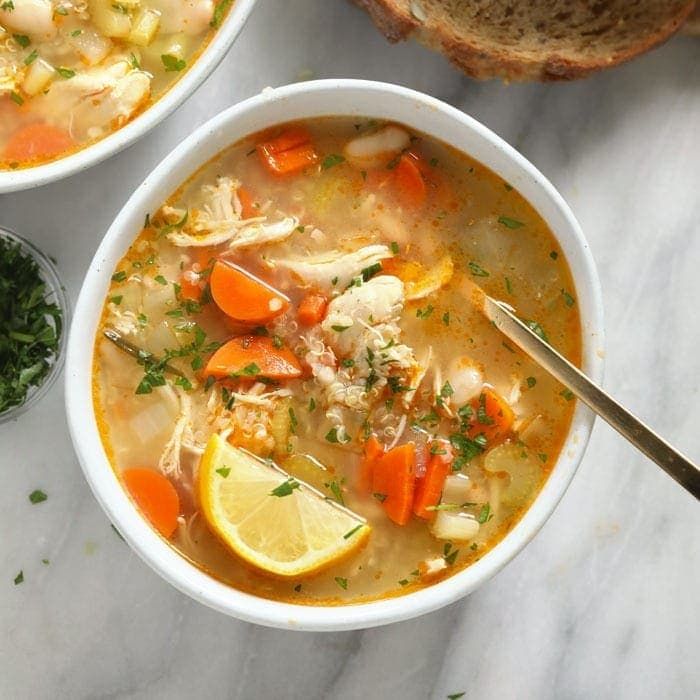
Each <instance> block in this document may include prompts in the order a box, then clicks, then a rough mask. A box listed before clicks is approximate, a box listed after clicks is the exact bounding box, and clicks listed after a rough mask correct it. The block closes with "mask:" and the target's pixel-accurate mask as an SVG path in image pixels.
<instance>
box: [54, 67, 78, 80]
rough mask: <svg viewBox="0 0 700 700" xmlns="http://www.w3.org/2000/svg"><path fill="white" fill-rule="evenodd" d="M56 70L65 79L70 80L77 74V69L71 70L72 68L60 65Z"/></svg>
mask: <svg viewBox="0 0 700 700" xmlns="http://www.w3.org/2000/svg"><path fill="white" fill-rule="evenodd" d="M56 72H57V73H58V74H59V75H60V76H61V77H62V78H64V79H65V80H68V79H69V78H72V77H73V76H74V75H75V71H74V70H71V69H70V68H64V67H63V66H59V67H58V68H56Z"/></svg>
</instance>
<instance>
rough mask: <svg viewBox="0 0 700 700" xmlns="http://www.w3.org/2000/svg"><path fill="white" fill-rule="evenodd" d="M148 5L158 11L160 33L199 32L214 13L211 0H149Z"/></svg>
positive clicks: (204, 28)
mask: <svg viewBox="0 0 700 700" xmlns="http://www.w3.org/2000/svg"><path fill="white" fill-rule="evenodd" d="M148 5H149V7H150V8H151V9H153V10H157V11H158V12H160V33H161V34H177V33H178V32H184V33H185V34H189V35H190V36H193V35H196V34H201V33H202V32H205V31H207V30H208V29H209V23H210V22H211V19H212V17H213V15H214V2H213V1H212V0H149V3H148Z"/></svg>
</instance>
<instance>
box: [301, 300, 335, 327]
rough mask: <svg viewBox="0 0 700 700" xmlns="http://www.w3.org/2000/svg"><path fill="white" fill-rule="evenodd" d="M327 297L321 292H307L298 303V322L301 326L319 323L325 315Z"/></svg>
mask: <svg viewBox="0 0 700 700" xmlns="http://www.w3.org/2000/svg"><path fill="white" fill-rule="evenodd" d="M327 307H328V298H327V297H326V296H324V295H323V294H318V293H316V292H311V293H310V294H307V295H306V296H305V297H304V298H303V299H302V300H301V303H300V304H299V311H298V314H297V315H298V316H299V323H301V325H302V326H315V325H316V324H317V323H321V321H323V319H324V317H325V315H326V308H327Z"/></svg>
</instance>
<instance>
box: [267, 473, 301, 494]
mask: <svg viewBox="0 0 700 700" xmlns="http://www.w3.org/2000/svg"><path fill="white" fill-rule="evenodd" d="M299 486H300V484H299V482H298V481H297V480H296V479H295V478H293V477H291V476H290V477H289V478H288V479H287V480H286V481H283V482H282V483H281V484H280V485H279V486H276V487H275V488H274V489H272V491H270V496H277V497H278V498H284V497H285V496H291V495H292V493H293V492H294V489H298V488H299Z"/></svg>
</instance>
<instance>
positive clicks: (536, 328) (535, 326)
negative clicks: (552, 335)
mask: <svg viewBox="0 0 700 700" xmlns="http://www.w3.org/2000/svg"><path fill="white" fill-rule="evenodd" d="M525 325H526V326H527V327H528V328H529V329H530V330H531V331H532V332H533V333H534V334H535V335H536V336H539V337H540V338H542V340H544V342H545V343H549V338H548V337H547V334H546V333H545V330H544V328H542V326H541V325H540V324H539V323H538V322H537V321H525Z"/></svg>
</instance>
